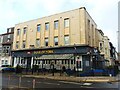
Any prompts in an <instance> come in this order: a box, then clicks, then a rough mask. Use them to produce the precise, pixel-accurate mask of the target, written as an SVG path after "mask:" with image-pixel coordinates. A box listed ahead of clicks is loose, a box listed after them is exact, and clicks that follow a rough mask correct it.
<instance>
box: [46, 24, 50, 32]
mask: <svg viewBox="0 0 120 90" xmlns="http://www.w3.org/2000/svg"><path fill="white" fill-rule="evenodd" d="M49 26H50V25H49V22H48V23H45V30H49Z"/></svg>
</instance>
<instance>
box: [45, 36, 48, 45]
mask: <svg viewBox="0 0 120 90" xmlns="http://www.w3.org/2000/svg"><path fill="white" fill-rule="evenodd" d="M45 46H48V38H45Z"/></svg>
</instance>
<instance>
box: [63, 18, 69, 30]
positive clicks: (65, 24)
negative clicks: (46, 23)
mask: <svg viewBox="0 0 120 90" xmlns="http://www.w3.org/2000/svg"><path fill="white" fill-rule="evenodd" d="M67 27H69V18H66V19H64V28H67Z"/></svg>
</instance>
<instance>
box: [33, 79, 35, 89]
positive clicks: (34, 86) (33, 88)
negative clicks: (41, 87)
mask: <svg viewBox="0 0 120 90" xmlns="http://www.w3.org/2000/svg"><path fill="white" fill-rule="evenodd" d="M34 88H35V79H33V89H34Z"/></svg>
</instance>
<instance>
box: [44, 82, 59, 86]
mask: <svg viewBox="0 0 120 90" xmlns="http://www.w3.org/2000/svg"><path fill="white" fill-rule="evenodd" d="M43 83H44V84H52V85H60V84H59V83H49V82H43Z"/></svg>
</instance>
